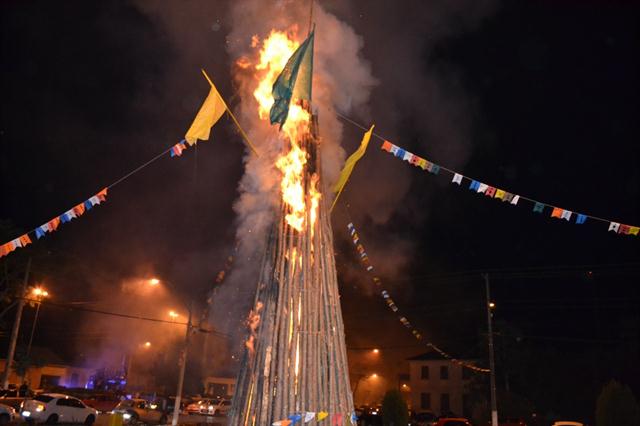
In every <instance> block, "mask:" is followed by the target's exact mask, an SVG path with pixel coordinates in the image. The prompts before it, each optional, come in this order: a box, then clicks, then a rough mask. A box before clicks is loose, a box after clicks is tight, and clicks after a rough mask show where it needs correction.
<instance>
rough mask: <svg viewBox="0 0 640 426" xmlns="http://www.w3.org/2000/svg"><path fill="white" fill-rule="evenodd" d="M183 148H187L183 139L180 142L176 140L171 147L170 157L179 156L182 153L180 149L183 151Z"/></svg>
mask: <svg viewBox="0 0 640 426" xmlns="http://www.w3.org/2000/svg"><path fill="white" fill-rule="evenodd" d="M185 149H187V146H186V145H185V141H184V140H181V141H180V142H178V143H177V144H175V145H174V146H172V147H171V151H170V154H171V156H172V157H176V156H178V157H180V156H181V155H182V151H184V150H185Z"/></svg>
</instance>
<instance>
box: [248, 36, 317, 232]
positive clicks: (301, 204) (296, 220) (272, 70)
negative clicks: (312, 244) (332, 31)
mask: <svg viewBox="0 0 640 426" xmlns="http://www.w3.org/2000/svg"><path fill="white" fill-rule="evenodd" d="M296 30H297V28H295V27H294V28H292V29H291V31H289V32H284V31H277V30H271V32H270V33H269V36H268V37H267V38H265V39H264V40H263V41H262V47H261V49H260V60H259V62H258V63H257V64H256V65H255V70H256V77H257V79H258V86H257V87H256V89H255V91H254V92H253V96H254V97H255V99H256V101H257V102H258V114H259V116H260V118H261V119H263V120H268V119H269V111H270V110H271V107H272V105H273V102H274V100H273V96H272V95H271V91H272V88H273V83H274V82H275V80H276V79H277V78H278V75H279V74H280V72H282V69H283V68H284V67H285V65H286V64H287V61H288V60H289V58H290V57H291V55H292V54H293V52H294V51H295V50H296V49H297V48H298V46H300V43H299V42H298V41H296V40H295V38H294V37H293V35H294V34H295V32H296ZM251 43H252V45H253V46H257V45H258V44H259V39H258V37H256V36H254V37H253V38H252V41H251ZM310 120H311V114H310V113H309V112H308V111H307V110H306V109H304V108H303V107H302V106H301V105H300V104H299V103H298V100H296V99H292V101H291V105H290V107H289V115H288V117H287V121H286V122H285V124H284V126H282V135H283V137H284V139H286V141H288V142H289V147H290V149H289V151H288V152H287V153H286V154H285V155H282V156H281V157H280V158H278V160H277V161H276V167H277V168H278V169H279V170H280V171H281V173H282V181H281V184H280V190H281V192H282V199H283V201H284V203H285V205H286V207H287V213H286V215H285V220H286V221H287V223H288V224H289V225H290V226H291V227H293V228H294V229H296V230H297V231H302V230H303V229H304V226H305V221H306V216H307V214H306V213H307V199H306V194H305V181H304V176H305V173H304V171H305V167H306V165H307V152H306V151H305V150H304V148H303V147H301V146H300V140H301V137H302V136H303V135H304V134H305V133H306V132H308V129H309V122H310ZM313 191H315V192H317V190H316V189H313ZM311 200H312V201H311V206H310V207H311V208H314V209H317V199H316V197H315V196H314V197H311ZM313 200H316V201H315V207H314V201H313Z"/></svg>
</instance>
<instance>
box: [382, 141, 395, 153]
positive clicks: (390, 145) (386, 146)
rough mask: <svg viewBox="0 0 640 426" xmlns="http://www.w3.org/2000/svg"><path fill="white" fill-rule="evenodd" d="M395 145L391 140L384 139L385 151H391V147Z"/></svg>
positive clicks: (383, 148) (383, 147) (383, 146)
mask: <svg viewBox="0 0 640 426" xmlns="http://www.w3.org/2000/svg"><path fill="white" fill-rule="evenodd" d="M393 146H394V145H393V144H392V143H391V142H389V141H384V142H383V143H382V147H381V148H382V150H383V151H387V152H391V149H392V148H393Z"/></svg>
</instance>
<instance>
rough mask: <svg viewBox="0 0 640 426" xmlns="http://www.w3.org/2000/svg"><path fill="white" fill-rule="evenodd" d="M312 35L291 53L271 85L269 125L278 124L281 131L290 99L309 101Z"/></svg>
mask: <svg viewBox="0 0 640 426" xmlns="http://www.w3.org/2000/svg"><path fill="white" fill-rule="evenodd" d="M314 33H315V32H313V31H312V32H311V34H309V37H307V39H306V40H305V41H304V42H303V43H302V44H301V45H300V47H298V49H296V51H295V52H293V55H291V57H290V58H289V60H288V61H287V64H286V65H285V66H284V69H283V70H282V72H281V73H280V75H279V76H278V78H277V79H276V81H275V83H273V90H272V91H271V94H272V95H273V106H272V107H271V111H269V120H270V121H271V124H275V123H280V128H281V129H282V126H284V123H285V122H286V121H287V116H288V115H289V105H290V104H291V98H292V97H293V98H296V100H302V99H306V100H311V76H312V75H313V37H314ZM300 72H302V73H301V74H300V81H299V83H298V84H296V81H297V80H298V74H299V73H300Z"/></svg>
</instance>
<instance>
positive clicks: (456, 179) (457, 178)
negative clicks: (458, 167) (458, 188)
mask: <svg viewBox="0 0 640 426" xmlns="http://www.w3.org/2000/svg"><path fill="white" fill-rule="evenodd" d="M451 182H453V183H457V184H458V185H460V184H462V175H461V174H460V173H454V174H453V179H452V180H451Z"/></svg>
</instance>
